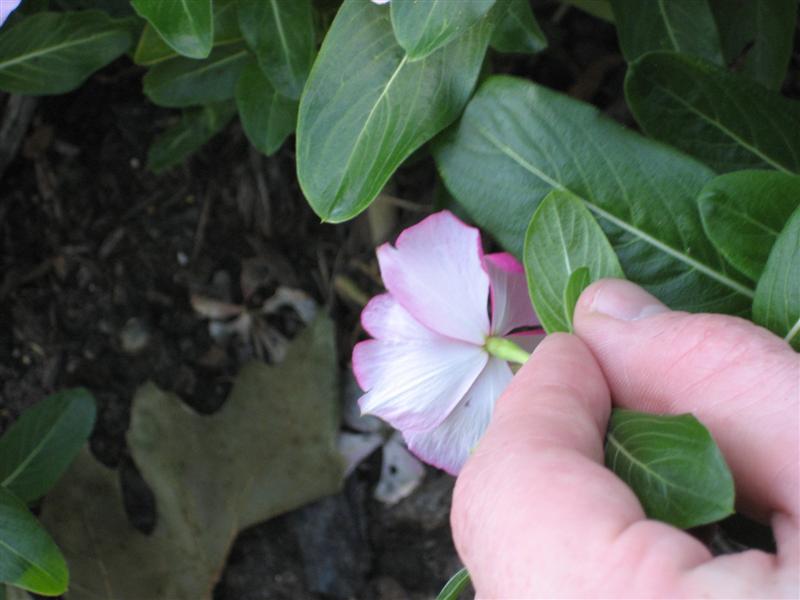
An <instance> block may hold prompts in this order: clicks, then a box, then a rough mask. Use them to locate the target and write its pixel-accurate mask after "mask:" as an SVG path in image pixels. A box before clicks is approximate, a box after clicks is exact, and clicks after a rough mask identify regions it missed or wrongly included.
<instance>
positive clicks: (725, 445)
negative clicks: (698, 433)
mask: <svg viewBox="0 0 800 600" xmlns="http://www.w3.org/2000/svg"><path fill="white" fill-rule="evenodd" d="M574 322H575V333H576V334H577V335H578V336H579V337H580V338H581V339H582V340H583V341H584V342H585V343H586V345H587V346H588V347H589V349H590V350H591V351H592V353H593V354H594V356H595V358H596V359H597V361H598V363H599V364H600V367H601V369H602V371H603V374H604V376H605V378H606V380H607V382H608V385H609V389H610V391H611V396H612V399H613V401H614V403H615V404H617V405H619V406H623V407H626V408H632V409H635V410H641V411H647V412H654V413H669V414H678V413H686V412H691V413H693V414H694V415H695V416H696V417H697V418H698V419H699V420H700V421H701V422H703V424H704V425H705V426H706V427H708V428H709V430H710V431H711V433H712V435H713V436H714V439H715V440H716V441H717V443H718V444H719V446H720V448H721V450H722V452H723V454H724V455H725V458H726V460H727V461H728V464H729V465H730V467H731V469H732V471H733V474H734V478H735V480H736V485H737V492H738V496H739V499H740V500H741V502H740V508H742V509H744V510H745V511H746V512H749V513H750V514H752V515H754V516H756V517H760V518H764V517H766V516H767V515H769V514H770V513H772V512H775V511H778V512H784V513H787V514H790V515H794V516H795V517H796V516H797V513H798V502H800V475H799V474H798V461H800V457H799V456H798V454H800V451H799V450H798V430H800V415H799V414H798V412H799V411H798V402H799V400H798V398H799V397H800V355H798V354H797V353H795V352H794V351H793V350H792V349H791V348H790V347H789V345H788V344H787V343H786V342H784V341H783V340H781V339H780V338H778V337H777V336H775V335H773V334H772V333H770V332H769V331H767V330H765V329H763V328H761V327H758V326H756V325H754V324H753V323H750V322H749V321H745V320H744V319H740V318H737V317H730V316H724V315H715V314H688V313H683V312H674V311H670V310H669V309H668V308H667V307H666V306H664V305H663V304H662V303H661V302H659V301H658V300H657V299H656V298H654V297H653V296H651V295H650V294H648V293H647V292H645V291H644V290H642V289H641V288H640V287H638V286H636V285H634V284H633V283H630V282H627V281H622V280H615V279H606V280H602V281H599V282H597V283H595V284H593V285H591V286H590V287H589V288H588V289H587V290H585V291H584V293H583V294H582V296H581V298H580V300H579V302H578V305H577V307H576V309H575V318H574Z"/></svg>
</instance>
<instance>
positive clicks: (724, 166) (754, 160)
mask: <svg viewBox="0 0 800 600" xmlns="http://www.w3.org/2000/svg"><path fill="white" fill-rule="evenodd" d="M625 95H626V97H627V99H628V104H629V105H630V107H631V111H632V112H633V115H634V116H635V117H636V120H637V121H638V122H639V125H641V126H642V129H644V130H645V132H647V134H648V135H650V136H652V137H654V138H656V139H659V140H661V141H664V142H667V143H668V144H672V145H673V146H675V147H676V148H680V149H681V150H683V151H684V152H687V153H689V154H691V155H693V156H696V157H697V158H699V159H700V160H702V161H703V162H705V163H706V164H708V165H710V166H711V167H712V168H714V169H716V170H718V171H736V170H739V169H747V168H773V169H778V170H780V171H786V172H794V173H797V172H800V135H797V132H798V131H800V103H798V102H796V101H792V100H787V99H786V98H784V97H782V96H780V95H779V94H777V93H776V92H771V91H769V90H767V89H765V88H763V87H762V86H760V85H759V84H757V83H754V82H752V81H750V80H748V79H746V78H744V77H740V76H737V75H734V74H733V73H729V72H728V71H726V70H725V69H722V68H720V67H717V66H715V65H712V64H710V63H708V62H706V61H703V60H701V59H698V58H695V57H692V56H685V55H682V54H675V53H674V52H654V53H651V54H648V55H646V56H643V57H642V58H641V59H639V60H638V61H636V62H635V63H633V64H632V65H630V68H629V69H628V74H627V76H626V78H625Z"/></svg>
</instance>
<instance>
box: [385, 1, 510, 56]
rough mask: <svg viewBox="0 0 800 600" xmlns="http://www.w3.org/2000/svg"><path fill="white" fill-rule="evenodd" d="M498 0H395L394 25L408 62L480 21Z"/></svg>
mask: <svg viewBox="0 0 800 600" xmlns="http://www.w3.org/2000/svg"><path fill="white" fill-rule="evenodd" d="M494 3H495V0H459V2H452V0H416V1H414V2H392V3H391V13H392V27H393V28H394V35H395V38H396V39H397V42H398V43H399V44H400V46H402V47H403V49H404V50H405V51H406V56H407V57H408V60H409V62H413V61H416V60H421V59H423V58H425V57H426V56H428V55H429V54H431V53H432V52H435V51H436V50H438V49H439V48H441V47H442V46H445V45H447V44H448V43H450V42H451V41H453V40H454V39H456V38H457V37H458V36H460V35H462V34H463V33H464V32H466V31H467V30H468V29H469V28H470V27H472V26H473V25H475V23H477V22H478V21H480V20H481V19H482V18H483V17H485V16H486V14H487V13H488V12H489V10H490V9H491V8H492V6H494Z"/></svg>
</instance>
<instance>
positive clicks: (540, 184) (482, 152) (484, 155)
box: [434, 76, 753, 314]
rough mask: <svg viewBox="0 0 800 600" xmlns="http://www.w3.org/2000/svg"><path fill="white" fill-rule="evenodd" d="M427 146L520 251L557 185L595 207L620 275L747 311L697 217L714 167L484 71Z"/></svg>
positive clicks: (480, 220) (678, 304)
mask: <svg viewBox="0 0 800 600" xmlns="http://www.w3.org/2000/svg"><path fill="white" fill-rule="evenodd" d="M434 156H435V158H436V162H437V165H438V167H439V172H440V173H441V175H442V178H443V179H444V182H445V184H446V185H447V187H448V189H449V190H450V192H451V193H452V194H453V195H454V196H455V198H456V199H457V200H458V202H459V203H460V204H461V205H462V206H463V207H464V208H465V209H466V211H467V213H468V214H469V216H470V217H471V218H472V220H473V221H475V222H476V223H477V224H478V225H480V226H481V227H482V228H484V229H485V230H486V231H488V232H489V233H491V234H492V235H493V236H494V237H495V238H496V239H497V240H498V241H499V242H500V243H501V244H502V245H503V246H504V247H505V248H506V249H507V250H509V251H510V252H512V253H514V254H516V255H517V256H518V257H519V256H521V251H522V241H523V239H524V238H525V233H524V228H525V226H526V223H528V222H529V221H530V219H531V216H532V215H533V212H534V211H535V210H536V207H537V206H538V204H539V202H540V201H541V199H542V198H544V196H545V195H546V194H547V193H548V192H550V190H552V189H561V190H564V191H569V192H572V193H573V194H574V195H575V196H577V197H578V198H580V199H581V200H582V201H583V202H584V204H585V206H586V207H587V208H588V209H589V210H590V211H591V212H592V213H593V214H594V216H595V217H596V218H597V220H598V222H599V223H600V225H601V227H602V228H603V230H604V231H605V233H606V235H607V237H608V238H609V241H610V242H611V245H612V246H613V247H614V250H615V251H616V253H617V255H618V257H619V260H620V263H621V264H622V268H623V269H624V271H625V273H626V275H627V276H628V278H629V279H631V280H632V281H635V282H637V283H639V284H640V285H643V286H644V287H646V288H647V289H648V290H650V292H651V293H653V294H655V295H656V296H657V297H659V298H660V299H661V300H662V301H664V302H666V303H667V304H668V305H670V306H672V307H673V308H675V309H682V310H694V311H712V312H732V313H737V314H738V313H742V312H745V311H747V310H749V306H750V303H751V301H752V297H753V290H752V289H751V288H750V287H748V285H747V284H746V283H742V281H740V279H741V276H740V275H738V274H736V273H731V272H729V271H730V268H729V267H727V266H726V264H725V262H724V261H723V260H722V257H721V256H720V255H719V254H718V253H717V251H716V249H714V247H713V246H712V244H711V242H710V241H709V240H708V239H707V238H706V236H705V232H704V231H703V228H702V225H701V223H700V215H699V210H698V208H697V195H698V194H699V193H700V190H701V189H702V187H703V185H704V184H705V183H706V182H707V181H708V180H710V179H711V178H712V177H713V175H714V174H713V173H712V172H711V171H710V170H709V169H708V168H707V167H705V166H704V165H702V164H701V163H699V162H697V161H695V160H694V159H692V158H690V157H688V156H685V155H683V154H680V153H678V152H676V151H674V150H672V149H670V148H667V147H665V146H663V145H662V144H659V143H656V142H653V141H651V140H648V139H646V138H644V137H642V136H640V135H638V134H636V133H634V132H632V131H628V130H626V129H625V128H623V127H621V126H620V125H618V124H617V123H614V122H613V121H611V120H609V119H607V118H605V117H603V116H602V115H600V114H599V112H598V111H597V109H595V108H594V107H592V106H590V105H588V104H585V103H583V102H579V101H577V100H573V99H572V98H569V97H567V96H564V95H562V94H559V93H557V92H554V91H552V90H550V89H547V88H545V87H542V86H539V85H536V84H534V83H530V82H528V81H524V80H521V79H517V78H513V77H505V76H499V77H498V76H496V77H491V78H489V79H488V80H487V81H486V82H485V83H484V84H483V85H482V86H481V88H480V89H479V90H478V92H477V94H476V95H475V96H474V97H473V99H472V100H471V101H470V103H469V105H468V106H467V109H466V111H465V112H464V116H463V117H462V119H461V121H460V122H459V125H458V127H455V128H452V129H451V130H449V131H448V132H446V133H445V134H444V135H443V136H441V138H440V140H439V143H438V144H437V145H436V146H435V148H434ZM558 300H559V301H561V295H560V292H559V296H558Z"/></svg>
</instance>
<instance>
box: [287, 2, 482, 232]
mask: <svg viewBox="0 0 800 600" xmlns="http://www.w3.org/2000/svg"><path fill="white" fill-rule="evenodd" d="M490 17H491V15H490ZM490 21H491V19H485V20H482V21H481V22H480V23H478V24H477V25H476V26H475V27H473V28H472V29H470V30H469V31H468V32H467V33H465V34H464V35H462V36H460V37H459V38H458V39H457V40H455V41H454V42H453V43H452V44H448V45H447V46H445V47H444V48H441V49H440V50H437V51H436V52H434V53H433V54H431V55H430V56H428V57H427V58H425V59H424V60H418V61H415V62H411V61H409V59H408V58H407V56H406V55H405V53H404V52H403V49H402V48H401V47H400V46H399V45H398V44H397V43H396V42H395V40H394V34H393V32H392V26H391V23H390V22H389V13H388V11H387V10H386V9H385V7H380V6H376V5H373V4H372V3H369V2H361V1H360V0H345V2H344V4H342V7H341V8H340V9H339V13H338V14H337V15H336V19H335V20H334V22H333V24H332V25H331V28H330V30H329V31H328V34H327V36H326V37H325V42H324V43H323V44H322V49H321V50H320V53H319V57H318V58H317V61H316V63H315V64H314V68H313V70H312V71H311V75H310V77H309V80H308V84H307V85H306V89H305V92H304V93H303V98H302V99H301V101H300V111H299V116H298V123H297V173H298V177H299V179H300V185H301V187H302V188H303V192H304V193H305V196H306V198H307V199H308V201H309V203H310V204H311V206H312V208H313V209H314V211H315V212H316V213H317V214H318V215H319V216H320V217H322V218H323V219H325V220H327V221H331V222H334V223H337V222H341V221H345V220H347V219H350V218H352V217H354V216H355V215H357V214H358V213H359V212H361V211H362V210H364V209H365V208H366V207H367V206H368V205H369V204H370V202H372V200H373V199H374V198H375V197H376V196H377V195H378V193H379V192H380V191H381V189H382V188H383V186H384V185H385V184H386V182H387V181H388V179H389V177H391V175H392V174H393V173H394V171H395V169H397V167H398V166H399V165H400V164H401V163H402V162H403V161H404V160H405V159H406V158H407V157H409V156H410V155H411V154H412V153H413V152H414V151H415V150H416V149H417V148H419V147H420V146H421V145H422V144H424V143H425V142H426V141H428V140H429V139H430V138H431V137H433V136H434V135H435V134H436V133H438V132H439V131H441V130H442V129H443V128H444V127H446V126H447V125H449V124H450V123H451V122H453V120H455V118H456V117H457V116H458V115H459V114H460V112H461V109H462V108H463V106H464V104H466V102H467V99H468V98H469V95H470V93H471V92H472V88H473V86H474V85H475V81H476V79H477V77H478V73H479V71H480V67H481V64H482V62H483V57H484V54H485V52H486V47H487V46H488V42H489V36H490V35H491V29H492V23H491V22H490Z"/></svg>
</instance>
